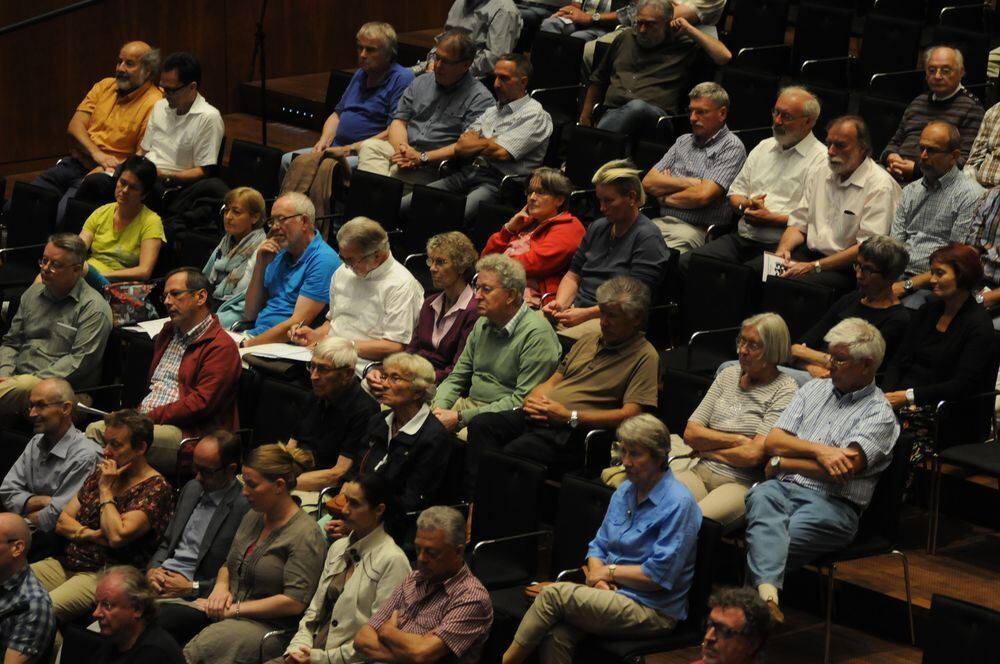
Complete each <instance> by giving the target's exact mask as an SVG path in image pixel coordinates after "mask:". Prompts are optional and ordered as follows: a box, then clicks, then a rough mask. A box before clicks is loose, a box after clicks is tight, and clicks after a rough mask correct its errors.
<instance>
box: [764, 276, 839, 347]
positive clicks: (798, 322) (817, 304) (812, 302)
mask: <svg viewBox="0 0 1000 664" xmlns="http://www.w3.org/2000/svg"><path fill="white" fill-rule="evenodd" d="M835 296H836V293H835V292H834V291H833V289H831V288H827V287H826V286H820V285H818V284H810V283H806V282H803V281H799V280H798V279H784V278H782V277H774V276H769V277H768V278H767V281H765V282H764V295H763V297H762V300H761V309H762V310H763V311H773V312H774V313H776V314H779V315H780V316H781V317H782V318H784V319H785V323H786V324H787V325H788V332H789V333H790V334H791V337H792V339H799V338H801V337H802V335H803V334H805V333H806V332H807V331H808V330H809V329H810V328H811V327H812V326H813V325H815V324H816V323H817V322H819V319H820V318H822V317H823V314H825V313H826V312H827V310H828V309H829V308H830V305H832V304H833V301H834V298H835Z"/></svg>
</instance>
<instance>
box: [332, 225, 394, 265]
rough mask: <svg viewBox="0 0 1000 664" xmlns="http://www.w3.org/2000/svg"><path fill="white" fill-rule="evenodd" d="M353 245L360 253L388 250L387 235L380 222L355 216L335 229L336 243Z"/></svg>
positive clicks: (367, 253) (367, 254)
mask: <svg viewBox="0 0 1000 664" xmlns="http://www.w3.org/2000/svg"><path fill="white" fill-rule="evenodd" d="M345 244H351V245H354V247H355V248H357V249H359V250H360V251H361V253H362V254H364V255H365V256H369V255H371V254H374V253H375V252H376V251H385V252H387V253H388V251H389V236H388V235H387V234H386V232H385V229H384V228H382V224H380V223H378V222H377V221H375V220H374V219H369V218H368V217H355V218H354V219H351V220H350V221H349V222H347V223H346V224H344V225H343V226H341V227H340V230H339V231H337V245H338V246H341V247H343V246H344V245H345Z"/></svg>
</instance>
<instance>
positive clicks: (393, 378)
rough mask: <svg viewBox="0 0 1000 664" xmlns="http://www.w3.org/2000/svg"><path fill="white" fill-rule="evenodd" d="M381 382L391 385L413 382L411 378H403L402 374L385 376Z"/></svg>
mask: <svg viewBox="0 0 1000 664" xmlns="http://www.w3.org/2000/svg"><path fill="white" fill-rule="evenodd" d="M382 380H383V381H384V382H386V383H392V384H393V385H398V384H400V383H412V382H413V380H412V379H411V378H407V377H406V376H403V375H402V374H398V373H391V374H386V376H385V378H383V379H382Z"/></svg>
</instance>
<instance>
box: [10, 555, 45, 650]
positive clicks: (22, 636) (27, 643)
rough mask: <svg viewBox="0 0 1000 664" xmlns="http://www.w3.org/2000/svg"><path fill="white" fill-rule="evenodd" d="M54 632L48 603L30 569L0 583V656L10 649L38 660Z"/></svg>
mask: <svg viewBox="0 0 1000 664" xmlns="http://www.w3.org/2000/svg"><path fill="white" fill-rule="evenodd" d="M55 631H56V619H55V616H54V615H53V613H52V600H51V599H50V598H49V594H48V593H47V592H45V588H43V587H42V584H40V583H39V582H38V579H36V578H35V574H34V572H32V571H31V568H30V567H25V568H24V569H23V570H22V571H21V572H20V573H19V574H15V575H14V576H12V577H11V578H9V579H7V580H6V581H4V582H3V583H0V653H2V651H3V649H10V650H16V651H17V652H19V653H21V654H23V655H28V656H29V657H32V658H34V657H38V656H39V655H41V654H42V653H43V652H45V650H46V648H48V647H49V644H50V643H51V642H52V635H53V634H54V633H55Z"/></svg>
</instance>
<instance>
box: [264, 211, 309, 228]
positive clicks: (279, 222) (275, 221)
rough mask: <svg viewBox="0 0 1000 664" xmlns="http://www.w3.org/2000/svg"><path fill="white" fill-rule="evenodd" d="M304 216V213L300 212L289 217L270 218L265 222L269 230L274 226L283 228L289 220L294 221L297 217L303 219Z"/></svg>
mask: <svg viewBox="0 0 1000 664" xmlns="http://www.w3.org/2000/svg"><path fill="white" fill-rule="evenodd" d="M302 216H305V215H304V214H303V213H301V212H299V213H298V214H290V215H288V216H287V217H268V218H267V219H266V220H265V221H264V224H265V225H266V226H268V227H269V228H272V227H274V226H283V225H284V224H286V223H287V222H288V220H289V219H294V218H295V217H302Z"/></svg>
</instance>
